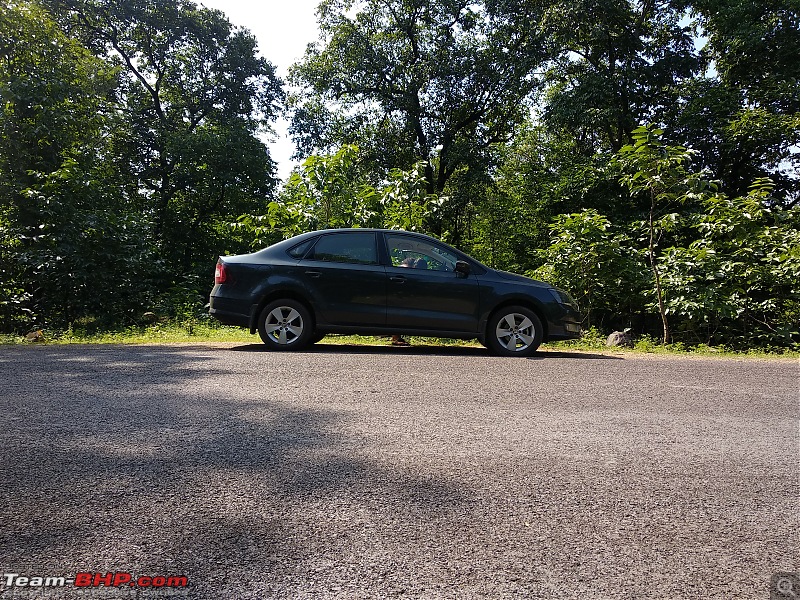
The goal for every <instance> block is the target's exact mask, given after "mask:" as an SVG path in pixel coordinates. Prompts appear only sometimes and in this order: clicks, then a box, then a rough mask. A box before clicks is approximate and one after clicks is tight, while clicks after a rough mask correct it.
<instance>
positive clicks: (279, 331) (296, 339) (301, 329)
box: [258, 299, 314, 350]
mask: <svg viewBox="0 0 800 600" xmlns="http://www.w3.org/2000/svg"><path fill="white" fill-rule="evenodd" d="M258 334H259V335H260V336H261V339H262V340H263V342H264V343H265V344H266V345H267V346H269V347H270V348H271V349H273V350H299V349H301V348H304V347H306V346H307V345H308V344H309V343H310V342H311V339H312V336H313V335H314V324H313V323H312V322H311V314H310V313H309V312H308V310H307V309H306V307H305V306H303V305H302V304H300V303H299V302H297V301H295V300H288V299H287V300H276V301H275V302H271V303H270V304H267V306H265V307H264V310H262V311H261V315H260V316H259V319H258Z"/></svg>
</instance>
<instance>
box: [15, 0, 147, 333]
mask: <svg viewBox="0 0 800 600" xmlns="http://www.w3.org/2000/svg"><path fill="white" fill-rule="evenodd" d="M116 77H117V71H116V69H115V68H114V67H113V66H112V65H109V64H107V63H106V62H104V61H102V60H100V59H98V58H96V57H94V56H93V55H92V54H91V53H90V52H89V51H88V50H87V49H86V48H84V47H83V46H81V45H80V44H79V43H78V42H77V41H75V40H73V39H70V38H69V37H68V36H67V35H65V34H64V32H63V31H62V30H61V29H60V27H59V26H58V24H57V23H56V22H55V21H54V20H53V19H52V18H51V16H50V15H49V14H48V13H47V11H46V10H44V9H43V8H42V7H41V6H40V5H39V4H37V3H35V2H22V3H17V2H15V3H8V4H4V5H3V6H2V10H1V11H0V98H1V99H2V113H0V135H1V136H2V139H1V140H0V259H1V260H2V264H3V267H2V268H3V271H4V272H3V278H2V280H3V282H2V284H0V327H2V328H3V329H5V330H10V329H21V328H24V327H29V326H30V325H31V324H34V323H35V324H37V325H42V324H43V323H47V324H49V325H53V324H57V325H61V324H66V323H70V322H72V321H74V320H75V319H76V318H77V317H79V316H83V315H84V314H86V313H87V312H94V313H95V314H97V313H100V312H113V311H112V307H114V309H116V310H117V311H119V313H121V314H125V313H126V311H127V310H128V309H129V308H130V307H131V306H132V305H133V304H135V302H136V299H137V298H138V297H139V293H140V291H141V288H142V286H143V285H144V280H145V278H144V277H142V275H143V266H144V264H145V263H146V262H147V261H146V259H147V258H148V257H147V256H146V251H145V250H144V249H143V243H142V238H143V237H145V231H146V228H147V224H146V222H145V223H139V222H135V221H134V220H133V219H131V218H130V212H129V211H126V210H125V207H124V205H125V202H126V198H125V197H124V195H122V194H120V193H119V189H118V186H117V185H116V184H117V181H118V179H117V176H118V174H119V173H118V172H117V171H116V170H115V164H114V163H113V162H108V161H106V160H105V158H106V157H107V156H108V155H109V153H110V147H109V144H108V136H107V135H105V134H106V132H107V129H108V127H109V123H110V121H111V120H113V119H112V117H110V116H109V115H110V103H109V101H108V97H109V96H110V95H111V94H112V92H113V90H114V88H115V86H116V82H117V79H116ZM117 316H119V314H118V315H117Z"/></svg>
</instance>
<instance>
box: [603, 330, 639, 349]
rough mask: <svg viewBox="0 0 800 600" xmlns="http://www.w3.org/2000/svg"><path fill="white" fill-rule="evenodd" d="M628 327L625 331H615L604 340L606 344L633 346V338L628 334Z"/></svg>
mask: <svg viewBox="0 0 800 600" xmlns="http://www.w3.org/2000/svg"><path fill="white" fill-rule="evenodd" d="M630 331H631V330H630V328H627V329H625V331H615V332H614V333H612V334H611V335H610V336H608V339H607V340H606V346H626V347H628V348H631V347H632V346H633V338H632V337H631V334H630Z"/></svg>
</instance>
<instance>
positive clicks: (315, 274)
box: [306, 271, 322, 279]
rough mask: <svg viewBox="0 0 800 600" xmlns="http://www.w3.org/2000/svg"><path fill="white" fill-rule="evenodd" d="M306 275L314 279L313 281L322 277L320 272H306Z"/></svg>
mask: <svg viewBox="0 0 800 600" xmlns="http://www.w3.org/2000/svg"><path fill="white" fill-rule="evenodd" d="M306 275H308V276H309V277H314V278H315V279H316V278H317V277H319V276H320V275H322V271H306Z"/></svg>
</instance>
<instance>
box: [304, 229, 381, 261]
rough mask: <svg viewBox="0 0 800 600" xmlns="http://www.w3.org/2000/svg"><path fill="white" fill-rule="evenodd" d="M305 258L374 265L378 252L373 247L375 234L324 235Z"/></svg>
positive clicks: (374, 246)
mask: <svg viewBox="0 0 800 600" xmlns="http://www.w3.org/2000/svg"><path fill="white" fill-rule="evenodd" d="M306 258H307V259H309V260H321V261H325V262H338V263H350V264H356V265H376V264H378V250H377V247H376V245H375V234H374V233H370V232H364V233H332V234H328V235H324V236H322V238H321V239H320V240H319V241H318V242H317V243H316V245H315V246H314V248H313V249H312V250H311V252H310V253H309V255H308V256H307V257H306Z"/></svg>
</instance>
